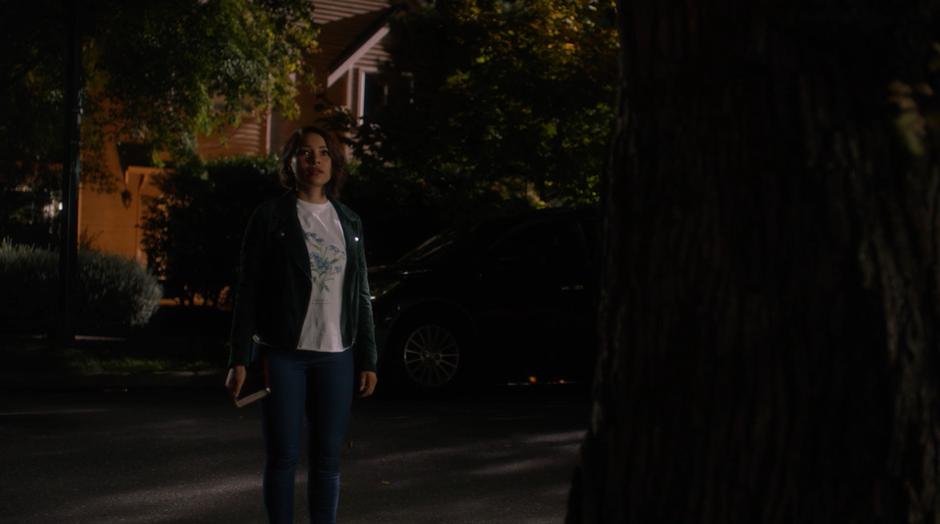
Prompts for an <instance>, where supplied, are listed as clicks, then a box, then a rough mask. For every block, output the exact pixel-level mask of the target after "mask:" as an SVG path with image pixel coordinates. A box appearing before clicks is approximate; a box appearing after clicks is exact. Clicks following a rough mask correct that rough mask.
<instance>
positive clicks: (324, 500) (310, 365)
mask: <svg viewBox="0 0 940 524" xmlns="http://www.w3.org/2000/svg"><path fill="white" fill-rule="evenodd" d="M263 354H264V355H267V357H268V373H269V379H270V385H271V394H270V395H268V396H267V397H265V398H264V399H262V401H261V414H262V424H263V433H264V443H265V463H264V477H263V481H262V485H263V490H264V507H265V509H266V510H267V513H268V520H269V522H271V523H272V524H281V523H291V524H292V523H293V522H294V520H293V519H294V476H295V471H296V469H297V461H298V458H299V456H300V437H301V433H302V429H303V428H302V426H301V425H302V423H303V417H304V414H305V413H306V416H307V425H308V427H309V435H310V441H309V446H310V447H309V450H310V451H309V459H310V464H309V467H308V470H307V503H308V505H309V508H310V522H311V523H313V524H333V523H335V522H336V508H337V506H338V505H339V459H340V450H341V449H342V443H343V438H344V437H345V435H346V429H347V427H348V425H349V412H350V409H351V407H352V396H353V387H354V380H353V356H352V350H351V349H347V350H346V351H343V352H342V353H326V352H321V351H304V350H283V349H273V348H268V349H267V350H266V351H264V352H263Z"/></svg>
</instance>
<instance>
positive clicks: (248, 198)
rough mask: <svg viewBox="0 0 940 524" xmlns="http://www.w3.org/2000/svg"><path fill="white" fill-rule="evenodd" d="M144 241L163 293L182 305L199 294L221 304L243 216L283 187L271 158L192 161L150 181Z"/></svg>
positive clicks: (235, 260)
mask: <svg viewBox="0 0 940 524" xmlns="http://www.w3.org/2000/svg"><path fill="white" fill-rule="evenodd" d="M155 184H156V186H157V187H158V188H159V189H160V191H161V193H162V194H161V195H160V196H159V197H156V198H153V199H150V200H149V201H148V202H147V203H146V204H147V214H146V216H145V218H144V221H143V224H142V228H143V246H144V251H145V252H146V253H147V257H148V265H149V267H151V268H154V270H155V271H156V272H157V273H158V274H159V275H161V276H162V277H163V278H164V279H165V287H166V295H167V296H170V297H175V298H177V299H178V300H179V301H180V302H181V303H183V304H193V303H194V299H195V298H196V297H197V295H198V296H199V297H201V298H202V299H203V300H205V301H206V302H207V303H208V304H211V305H225V298H226V295H224V293H223V291H224V290H225V288H226V287H227V286H230V285H231V284H232V283H233V282H234V280H235V270H236V267H237V265H238V253H239V249H240V246H241V239H242V235H243V234H244V231H245V225H246V224H247V223H248V217H249V216H250V215H251V212H252V211H254V209H255V207H256V206H257V205H258V204H260V203H261V202H262V201H264V200H266V199H268V198H271V197H273V196H275V195H277V194H279V193H281V192H282V189H281V188H280V186H279V185H278V182H277V162H276V159H275V158H273V157H270V158H264V157H238V158H229V159H223V160H217V161H214V162H210V163H208V164H206V165H205V166H202V165H199V164H193V165H190V166H185V167H184V168H181V169H179V170H177V171H175V172H170V173H166V174H163V175H160V176H159V177H157V178H156V180H155Z"/></svg>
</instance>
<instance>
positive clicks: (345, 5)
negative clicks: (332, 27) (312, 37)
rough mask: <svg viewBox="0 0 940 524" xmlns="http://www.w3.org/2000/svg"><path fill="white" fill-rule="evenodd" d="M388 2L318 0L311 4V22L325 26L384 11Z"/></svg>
mask: <svg viewBox="0 0 940 524" xmlns="http://www.w3.org/2000/svg"><path fill="white" fill-rule="evenodd" d="M390 5H391V3H390V2H388V1H387V0H386V1H382V0H332V1H327V0H319V1H314V2H313V21H314V22H315V23H317V24H326V23H329V22H335V21H336V20H342V19H343V18H348V17H350V16H355V15H359V14H362V13H369V12H371V11H378V10H381V9H385V8H387V7H389V6H390Z"/></svg>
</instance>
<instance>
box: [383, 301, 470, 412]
mask: <svg viewBox="0 0 940 524" xmlns="http://www.w3.org/2000/svg"><path fill="white" fill-rule="evenodd" d="M468 340H469V337H468V336H467V332H466V330H465V329H462V328H461V326H460V324H459V323H458V322H455V321H454V320H452V319H449V318H446V317H444V316H441V315H428V316H414V317H412V318H408V319H404V320H403V322H402V323H401V324H400V325H399V326H397V327H396V328H395V330H394V332H393V334H392V336H391V338H390V340H389V344H388V346H387V351H385V355H384V364H385V369H387V370H388V371H389V372H390V375H391V376H390V377H388V378H389V379H390V381H391V382H392V384H391V385H393V386H398V387H399V388H401V389H404V390H406V391H411V392H417V393H422V394H434V393H444V392H453V391H456V390H458V389H462V388H463V386H464V385H466V384H467V382H468V379H469V373H468V367H469V366H468V364H469V360H468V358H467V345H468Z"/></svg>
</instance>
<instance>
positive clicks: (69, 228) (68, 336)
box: [55, 0, 84, 347]
mask: <svg viewBox="0 0 940 524" xmlns="http://www.w3.org/2000/svg"><path fill="white" fill-rule="evenodd" d="M65 1H66V3H67V17H68V18H67V20H66V24H67V25H68V29H67V31H66V32H67V35H68V37H67V40H66V49H65V53H66V60H65V104H64V107H65V137H64V138H65V158H64V161H63V162H62V170H63V171H62V221H61V222H60V224H61V227H62V231H61V232H62V241H61V244H60V249H59V307H58V313H59V314H58V325H57V333H56V336H55V339H56V342H57V343H58V344H59V345H60V346H62V347H65V346H67V345H69V344H71V343H72V341H73V340H74V339H75V328H74V322H73V311H72V295H73V292H72V290H73V289H74V287H75V286H74V285H75V277H76V275H77V273H78V272H77V259H78V206H77V202H78V183H79V178H80V175H81V169H82V166H81V157H80V148H81V124H82V95H83V92H82V91H83V89H82V88H83V85H84V78H83V74H82V39H81V33H80V24H79V15H80V7H79V3H78V0H65Z"/></svg>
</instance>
